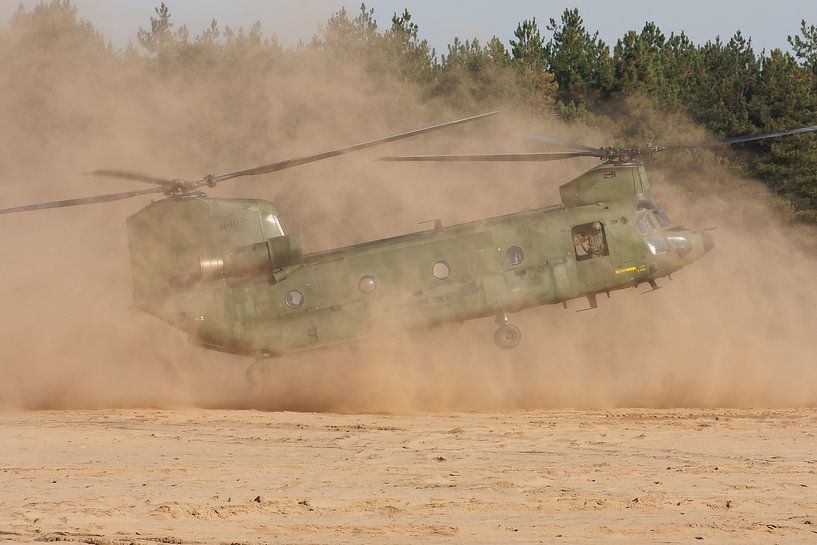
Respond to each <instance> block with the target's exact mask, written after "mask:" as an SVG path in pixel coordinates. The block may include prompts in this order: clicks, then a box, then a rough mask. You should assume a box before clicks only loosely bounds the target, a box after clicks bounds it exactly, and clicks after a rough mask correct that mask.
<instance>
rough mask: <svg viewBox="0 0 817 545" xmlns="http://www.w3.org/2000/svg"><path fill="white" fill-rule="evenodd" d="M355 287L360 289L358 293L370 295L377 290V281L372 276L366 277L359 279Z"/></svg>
mask: <svg viewBox="0 0 817 545" xmlns="http://www.w3.org/2000/svg"><path fill="white" fill-rule="evenodd" d="M357 287H358V288H360V291H362V292H363V293H372V292H373V291H374V290H376V289H377V280H375V279H374V276H371V275H368V274H367V275H366V276H364V277H363V278H361V279H360V282H358V284H357Z"/></svg>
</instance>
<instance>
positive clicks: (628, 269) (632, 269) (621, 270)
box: [616, 266, 638, 274]
mask: <svg viewBox="0 0 817 545" xmlns="http://www.w3.org/2000/svg"><path fill="white" fill-rule="evenodd" d="M637 270H638V267H636V266H632V267H624V268H622V269H616V274H622V273H628V272H634V271H637Z"/></svg>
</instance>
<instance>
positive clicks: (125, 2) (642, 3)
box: [0, 0, 817, 53]
mask: <svg viewBox="0 0 817 545" xmlns="http://www.w3.org/2000/svg"><path fill="white" fill-rule="evenodd" d="M39 1H40V0H23V2H22V3H23V5H25V6H32V5H35V4H37V3H39ZM159 1H160V0H75V4H76V5H77V6H78V9H79V13H80V16H81V17H83V18H85V19H89V20H90V21H91V22H92V23H93V24H94V26H95V27H96V28H97V29H99V30H100V31H101V32H102V33H103V34H104V35H105V37H106V38H107V39H108V40H110V41H111V42H113V43H114V45H125V44H127V43H128V41H129V40H132V41H135V36H136V29H137V28H138V27H139V26H142V27H147V26H148V19H149V17H150V16H151V14H152V13H153V8H154V7H155V6H157V5H158V4H159ZM19 3H20V2H19V0H0V22H2V24H3V25H5V24H7V22H8V19H9V17H10V16H11V14H12V13H13V12H14V10H15V9H16V7H17V5H18V4H19ZM166 3H167V4H168V5H169V6H170V10H171V14H172V15H173V19H174V21H175V22H176V24H177V25H179V24H186V25H187V26H188V28H190V30H191V34H193V35H195V34H198V33H199V32H200V31H201V30H202V29H204V28H205V27H206V26H207V25H208V24H209V22H210V20H211V19H213V18H215V19H217V20H218V21H219V23H220V24H221V25H222V27H223V26H225V25H229V26H231V27H234V28H238V27H240V26H244V27H249V26H251V25H252V24H253V23H254V22H255V21H256V20H260V21H261V23H262V25H263V29H264V31H265V33H266V34H270V33H274V34H276V35H277V36H278V37H279V38H280V40H281V41H282V42H283V43H284V45H294V44H295V43H297V41H298V40H299V39H304V40H308V39H309V38H310V37H311V36H312V35H313V34H314V33H315V31H316V30H317V28H318V25H319V24H320V23H323V22H325V21H326V20H327V19H328V17H329V16H330V15H331V14H332V13H334V12H335V11H337V10H338V9H340V8H341V7H343V6H345V7H346V8H347V9H348V10H350V11H351V12H352V13H356V12H357V11H358V9H359V6H360V2H359V0H167V1H166ZM366 5H367V6H370V7H372V8H374V10H375V15H376V17H377V19H378V22H379V23H380V25H381V27H382V26H386V25H388V24H389V20H390V18H391V16H392V14H393V13H394V12H402V10H403V8H406V7H407V8H408V9H409V11H411V13H412V14H413V16H414V20H415V21H416V22H417V24H419V26H420V33H421V34H422V36H423V37H424V38H426V39H428V40H429V42H430V43H431V45H432V46H433V47H434V48H435V49H436V50H437V52H438V53H445V51H446V45H447V44H449V43H450V42H451V40H452V39H453V37H454V36H459V37H460V38H462V39H464V38H473V37H477V38H479V39H480V40H482V41H483V42H484V41H485V40H487V39H488V38H490V37H491V36H493V35H496V36H498V37H499V38H501V39H502V40H503V42H505V43H506V44H507V41H508V40H509V39H510V38H511V37H512V36H513V31H514V29H515V28H516V25H517V23H519V22H520V21H522V20H523V19H526V18H531V17H536V20H537V21H539V22H540V27H541V28H542V30H543V31H544V27H545V24H546V22H547V21H548V20H549V19H550V18H551V17H553V18H557V19H558V17H559V15H560V14H561V13H562V11H563V10H564V9H565V8H568V7H578V8H579V10H580V12H581V14H582V16H583V17H584V20H585V23H586V25H587V27H588V28H589V29H590V30H592V31H596V30H598V31H599V33H600V35H601V37H602V39H603V40H605V41H606V42H607V43H608V44H610V45H611V46H612V45H613V44H615V41H616V39H618V38H619V37H621V36H622V35H623V34H624V33H625V32H626V31H628V30H639V29H640V28H641V27H642V26H643V24H644V22H646V21H655V22H656V23H657V24H658V26H659V27H660V28H661V30H663V31H664V33H665V34H669V33H670V32H671V31H675V32H679V31H681V30H683V31H685V32H686V33H687V35H689V36H690V37H691V38H692V39H693V40H694V41H695V42H697V43H703V42H706V41H707V40H710V39H713V38H715V37H716V36H720V37H721V38H722V39H725V40H726V39H728V38H729V37H730V36H732V35H733V34H734V33H735V31H736V30H738V29H740V30H742V31H743V33H744V35H747V36H751V37H752V40H753V44H754V46H755V48H756V49H757V50H758V51H759V50H760V49H763V48H765V49H767V50H769V49H772V48H775V47H779V48H783V49H788V44H787V42H786V37H787V36H788V35H791V34H796V33H798V31H799V27H800V20H801V19H805V20H806V22H808V23H809V24H815V25H817V0H776V1H770V0H764V1H762V2H761V1H757V0H746V1H732V0H727V1H724V0H684V1H683V2H668V1H663V0H619V1H614V0H572V1H551V0H516V1H514V0H505V1H503V2H499V1H495V0H472V1H470V2H469V1H462V0H460V1H457V2H455V1H446V0H369V1H368V2H366Z"/></svg>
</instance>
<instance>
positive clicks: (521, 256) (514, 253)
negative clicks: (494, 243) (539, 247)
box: [505, 246, 525, 265]
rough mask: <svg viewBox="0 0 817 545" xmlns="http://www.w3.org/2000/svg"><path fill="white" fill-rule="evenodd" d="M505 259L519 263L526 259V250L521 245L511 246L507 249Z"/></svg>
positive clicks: (513, 263)
mask: <svg viewBox="0 0 817 545" xmlns="http://www.w3.org/2000/svg"><path fill="white" fill-rule="evenodd" d="M505 260H506V261H507V262H508V263H510V264H511V265H519V264H520V263H522V261H524V260H525V251H524V250H523V249H522V248H520V247H519V246H511V247H510V248H508V249H507V250H506V251H505Z"/></svg>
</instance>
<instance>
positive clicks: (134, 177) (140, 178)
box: [88, 170, 178, 188]
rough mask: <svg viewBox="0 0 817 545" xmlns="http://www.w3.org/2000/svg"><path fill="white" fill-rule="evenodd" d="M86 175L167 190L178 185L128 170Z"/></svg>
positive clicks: (97, 172) (99, 171)
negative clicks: (139, 183)
mask: <svg viewBox="0 0 817 545" xmlns="http://www.w3.org/2000/svg"><path fill="white" fill-rule="evenodd" d="M88 174H91V175H93V176H107V177H109V178H121V179H123V180H131V181H133V182H143V183H146V184H152V185H161V186H164V187H167V188H174V187H176V186H177V185H178V182H175V181H173V180H167V179H165V178H157V177H155V176H151V175H149V174H142V173H141V172H131V171H129V170H92V171H90V172H89V173H88Z"/></svg>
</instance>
